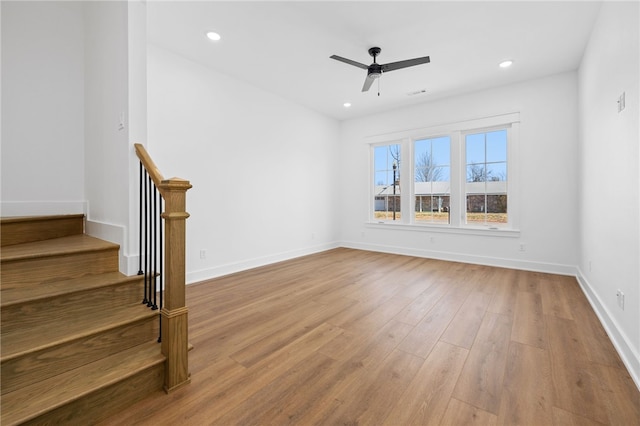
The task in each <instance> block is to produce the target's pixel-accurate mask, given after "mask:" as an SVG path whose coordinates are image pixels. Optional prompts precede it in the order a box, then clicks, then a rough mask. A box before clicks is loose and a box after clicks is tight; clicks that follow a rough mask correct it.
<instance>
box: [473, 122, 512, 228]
mask: <svg viewBox="0 0 640 426" xmlns="http://www.w3.org/2000/svg"><path fill="white" fill-rule="evenodd" d="M465 151H466V173H467V176H466V185H465V193H466V207H467V208H466V223H468V224H470V223H475V224H482V225H495V226H500V225H504V224H506V223H507V222H508V221H507V218H508V217H507V201H508V197H507V130H506V129H501V130H496V131H492V132H484V133H472V134H468V135H466V136H465Z"/></svg>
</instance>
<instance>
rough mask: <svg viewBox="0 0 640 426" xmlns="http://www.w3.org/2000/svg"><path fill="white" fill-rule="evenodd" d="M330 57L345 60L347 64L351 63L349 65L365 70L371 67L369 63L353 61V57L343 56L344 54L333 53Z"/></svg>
mask: <svg viewBox="0 0 640 426" xmlns="http://www.w3.org/2000/svg"><path fill="white" fill-rule="evenodd" d="M329 57H330V58H331V59H335V60H336V61H340V62H344V63H345V64H349V65H353V66H354V67H358V68H362V69H363V70H366V69H368V68H369V66H368V65H365V64H361V63H360V62H356V61H352V60H351V59H347V58H343V57H342V56H338V55H331V56H329Z"/></svg>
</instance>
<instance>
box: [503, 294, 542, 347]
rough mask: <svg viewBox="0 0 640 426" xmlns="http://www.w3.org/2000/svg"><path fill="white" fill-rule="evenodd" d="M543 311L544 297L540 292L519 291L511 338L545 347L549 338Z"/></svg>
mask: <svg viewBox="0 0 640 426" xmlns="http://www.w3.org/2000/svg"><path fill="white" fill-rule="evenodd" d="M542 312H543V310H542V298H541V297H540V295H539V294H537V293H529V292H523V291H519V292H518V294H517V295H516V311H515V314H514V318H513V328H512V329H511V340H513V341H515V342H520V343H524V344H527V345H531V346H535V347H537V348H541V349H545V348H546V347H547V339H546V332H545V327H544V314H543V313H542Z"/></svg>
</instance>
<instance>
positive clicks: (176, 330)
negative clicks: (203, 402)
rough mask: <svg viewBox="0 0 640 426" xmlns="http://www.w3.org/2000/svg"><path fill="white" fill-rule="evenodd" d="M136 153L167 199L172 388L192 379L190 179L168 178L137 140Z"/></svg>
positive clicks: (167, 345) (164, 317) (167, 342)
mask: <svg viewBox="0 0 640 426" xmlns="http://www.w3.org/2000/svg"><path fill="white" fill-rule="evenodd" d="M134 146H135V149H136V154H137V156H138V158H139V159H140V162H141V163H142V165H143V166H144V168H145V169H146V170H147V173H148V174H149V176H150V177H151V179H152V180H153V182H154V184H155V185H156V187H157V188H158V191H159V192H160V195H161V196H162V198H163V199H164V208H165V211H164V212H162V217H163V218H164V229H165V232H164V235H165V237H166V238H165V240H164V257H165V267H164V278H165V280H164V282H165V288H164V306H163V307H162V308H161V310H160V321H161V342H162V344H161V347H162V353H163V355H164V356H165V357H166V362H165V378H164V389H165V391H166V392H167V393H168V392H171V391H173V390H175V389H177V388H179V387H181V386H183V385H185V384H187V383H189V382H190V381H191V375H190V373H189V362H188V357H187V352H188V349H189V340H188V309H187V307H186V306H185V305H186V297H185V283H186V279H185V273H186V270H185V251H186V243H185V241H186V220H187V218H188V217H189V213H187V212H186V199H187V191H188V190H189V189H190V188H191V184H190V183H189V181H188V180H184V179H180V178H170V179H165V178H164V177H163V176H162V173H160V171H159V170H158V167H157V166H156V165H155V163H154V162H153V160H152V159H151V157H150V156H149V154H148V153H147V151H146V149H145V148H144V146H142V145H140V144H135V145H134Z"/></svg>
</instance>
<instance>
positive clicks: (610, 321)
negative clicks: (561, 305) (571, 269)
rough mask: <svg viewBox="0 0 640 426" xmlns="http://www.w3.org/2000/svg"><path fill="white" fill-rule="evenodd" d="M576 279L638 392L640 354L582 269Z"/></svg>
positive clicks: (639, 386) (639, 383)
mask: <svg viewBox="0 0 640 426" xmlns="http://www.w3.org/2000/svg"><path fill="white" fill-rule="evenodd" d="M576 277H577V279H578V283H579V284H580V287H581V288H582V292H583V293H584V294H585V296H587V300H588V301H589V303H590V304H591V307H592V308H593V310H594V312H595V313H596V315H597V316H598V319H599V320H600V323H601V324H602V326H603V327H604V329H605V330H606V332H607V334H608V335H609V338H610V339H611V342H612V343H613V346H614V347H615V348H616V351H618V355H620V358H621V359H622V362H623V363H624V365H625V366H626V367H627V370H628V371H629V374H630V375H631V378H632V379H633V381H634V382H635V384H636V386H637V387H638V390H640V354H639V353H638V351H637V350H635V349H634V348H633V346H632V345H631V344H630V342H629V338H628V337H627V335H626V334H625V333H624V332H623V331H621V330H622V329H621V328H620V327H619V325H618V323H617V321H616V319H615V318H614V317H613V315H611V314H610V313H609V310H608V309H607V307H606V306H605V305H604V303H602V300H600V297H598V294H597V293H596V292H595V291H594V290H593V287H592V286H591V284H589V281H588V280H587V279H586V278H585V276H584V275H583V274H582V271H581V270H580V268H578V273H577V275H576Z"/></svg>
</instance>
